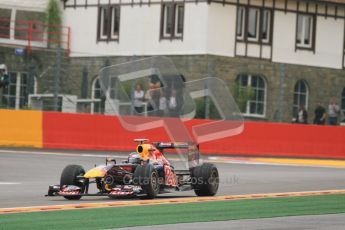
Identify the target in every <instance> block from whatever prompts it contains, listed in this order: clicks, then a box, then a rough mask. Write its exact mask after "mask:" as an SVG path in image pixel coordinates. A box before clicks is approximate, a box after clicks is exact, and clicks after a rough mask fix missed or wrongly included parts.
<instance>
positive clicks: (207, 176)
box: [192, 163, 219, 196]
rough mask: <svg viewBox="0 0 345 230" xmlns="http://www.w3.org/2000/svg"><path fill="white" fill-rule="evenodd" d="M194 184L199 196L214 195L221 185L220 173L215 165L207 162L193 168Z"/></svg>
mask: <svg viewBox="0 0 345 230" xmlns="http://www.w3.org/2000/svg"><path fill="white" fill-rule="evenodd" d="M192 186H193V189H194V192H195V194H196V195H198V196H214V195H216V193H217V191H218V187H219V173H218V169H217V168H216V166H215V165H213V164H209V163H205V164H202V165H199V166H196V167H195V168H193V170H192Z"/></svg>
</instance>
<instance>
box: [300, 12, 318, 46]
mask: <svg viewBox="0 0 345 230" xmlns="http://www.w3.org/2000/svg"><path fill="white" fill-rule="evenodd" d="M315 27H316V18H315V16H314V15H310V14H298V15H297V29H296V47H297V48H306V49H313V48H314V41H315Z"/></svg>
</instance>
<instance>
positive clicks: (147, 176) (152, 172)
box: [133, 164, 159, 199]
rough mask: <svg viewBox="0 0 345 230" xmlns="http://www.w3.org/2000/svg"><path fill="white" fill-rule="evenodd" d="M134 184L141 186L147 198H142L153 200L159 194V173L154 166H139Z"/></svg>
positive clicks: (135, 173) (135, 172) (134, 176)
mask: <svg viewBox="0 0 345 230" xmlns="http://www.w3.org/2000/svg"><path fill="white" fill-rule="evenodd" d="M133 182H134V184H137V185H140V186H141V188H142V189H143V192H144V193H145V194H146V196H143V197H142V198H146V199H153V198H155V197H156V196H157V194H158V193H159V178H158V172H157V170H156V169H155V168H154V167H153V165H151V164H148V165H138V166H137V167H136V169H135V171H134V175H133Z"/></svg>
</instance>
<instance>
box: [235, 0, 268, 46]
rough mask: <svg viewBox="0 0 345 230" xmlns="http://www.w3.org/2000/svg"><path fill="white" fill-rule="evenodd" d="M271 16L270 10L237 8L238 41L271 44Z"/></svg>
mask: <svg viewBox="0 0 345 230" xmlns="http://www.w3.org/2000/svg"><path fill="white" fill-rule="evenodd" d="M271 15H272V11H271V10H269V9H264V8H255V7H244V6H239V7H238V8H237V29H236V37H237V40H238V41H245V42H247V41H248V42H258V43H270V42H271V28H272V19H271V17H272V16H271Z"/></svg>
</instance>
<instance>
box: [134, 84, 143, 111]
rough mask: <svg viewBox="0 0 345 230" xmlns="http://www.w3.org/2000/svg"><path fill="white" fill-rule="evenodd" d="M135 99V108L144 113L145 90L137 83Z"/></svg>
mask: <svg viewBox="0 0 345 230" xmlns="http://www.w3.org/2000/svg"><path fill="white" fill-rule="evenodd" d="M133 99H134V101H133V105H134V109H135V110H136V111H137V113H142V112H143V101H144V90H142V87H141V85H140V84H137V85H136V86H135V90H134V97H133Z"/></svg>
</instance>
